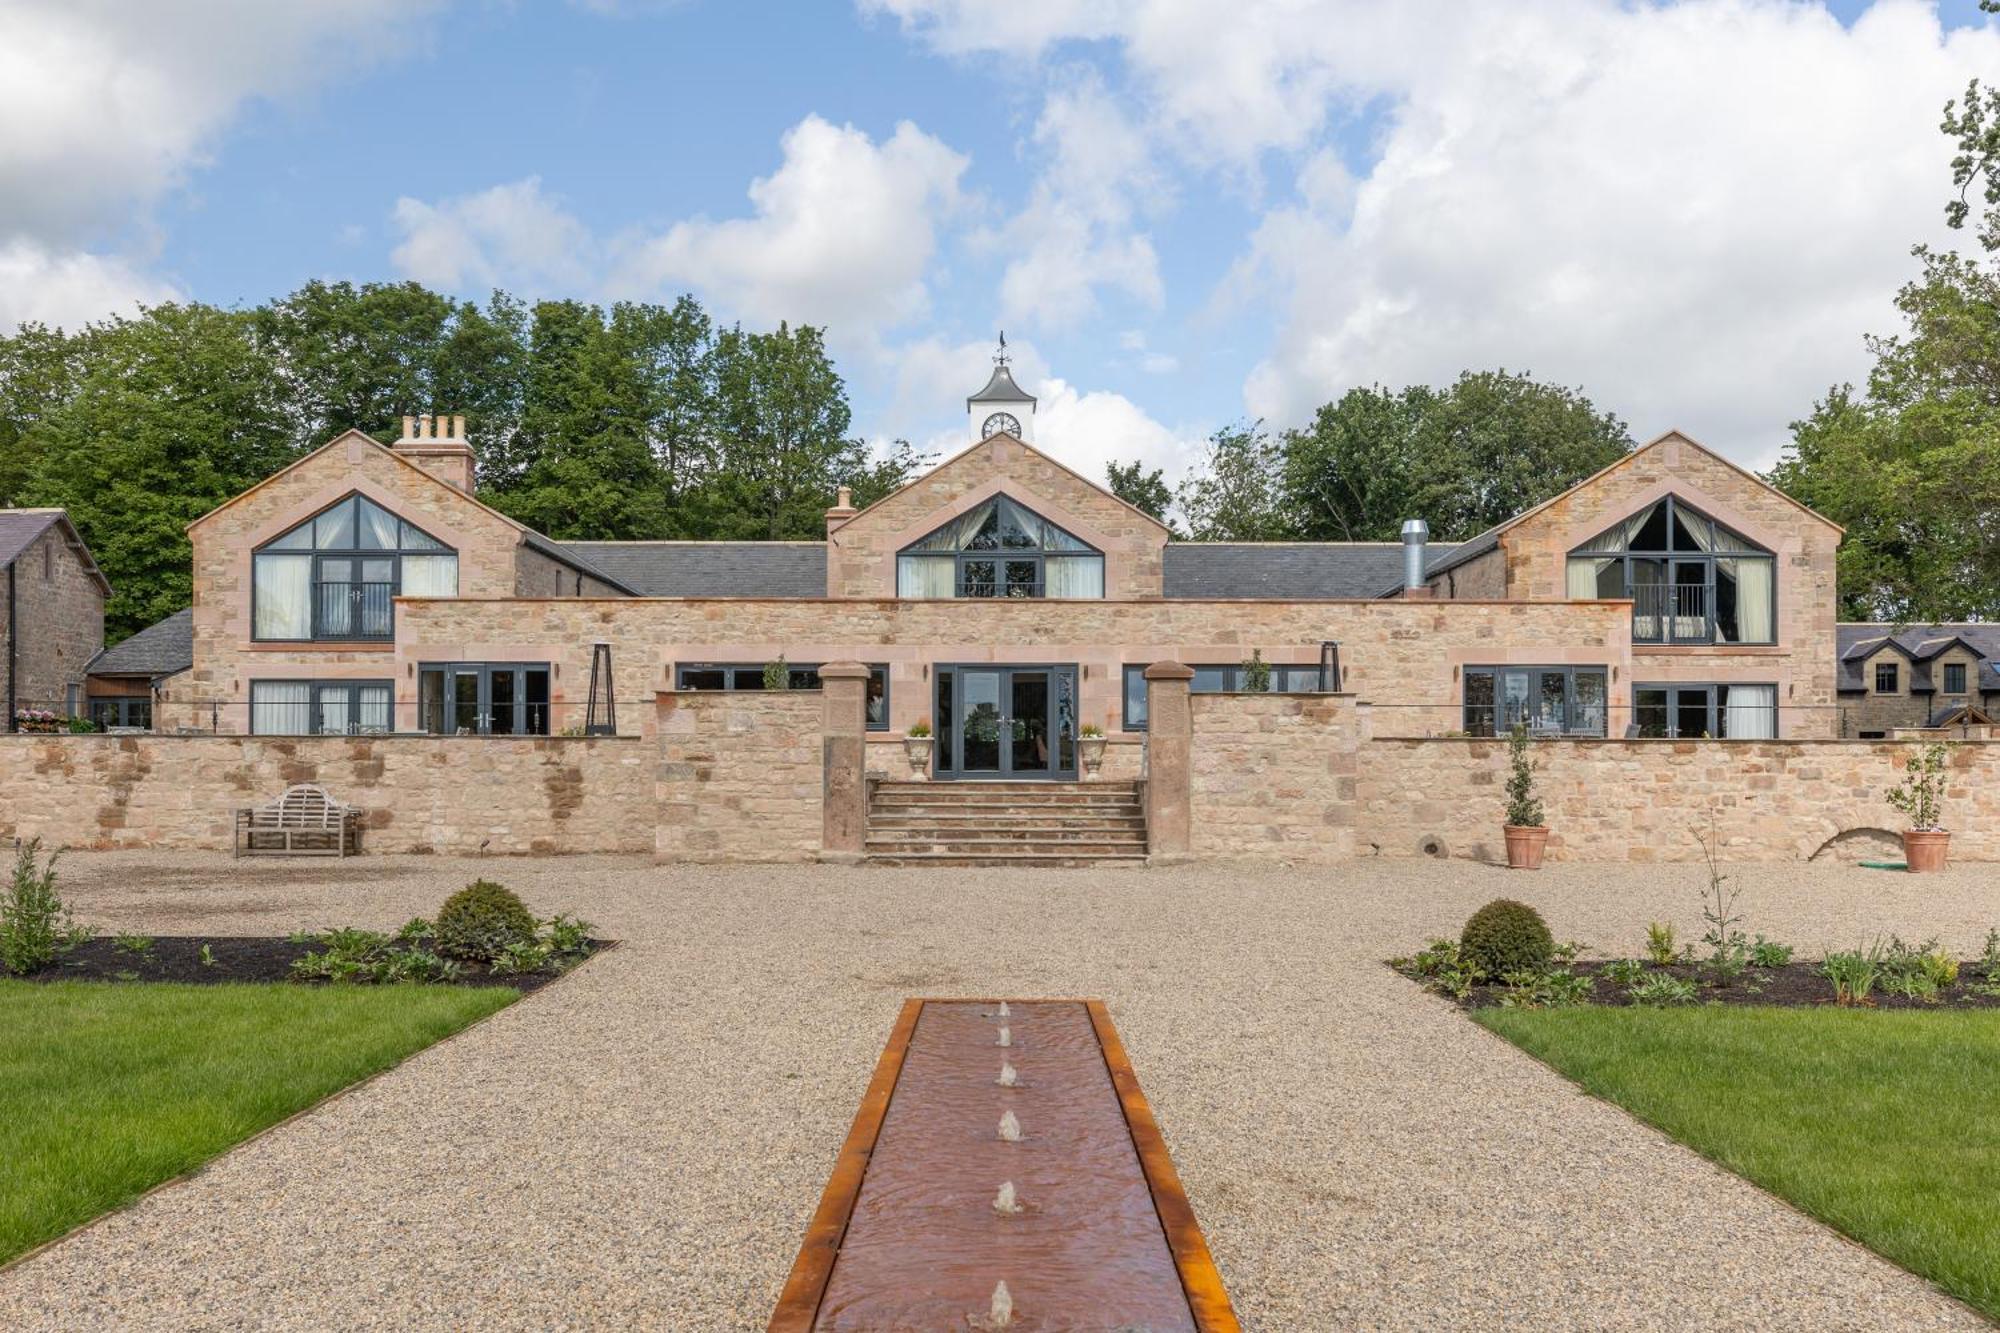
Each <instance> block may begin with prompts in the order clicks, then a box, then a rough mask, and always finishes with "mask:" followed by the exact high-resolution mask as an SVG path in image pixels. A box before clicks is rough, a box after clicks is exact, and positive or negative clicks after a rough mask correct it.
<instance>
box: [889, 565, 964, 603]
mask: <svg viewBox="0 0 2000 1333" xmlns="http://www.w3.org/2000/svg"><path fill="white" fill-rule="evenodd" d="M957 579H958V562H957V561H955V560H954V559H952V557H950V556H942V557H940V556H923V555H904V556H898V557H897V558H896V595H897V596H898V597H950V596H951V595H952V594H953V593H954V592H956V591H957V587H956V584H957Z"/></svg>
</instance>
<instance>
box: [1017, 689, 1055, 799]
mask: <svg viewBox="0 0 2000 1333" xmlns="http://www.w3.org/2000/svg"><path fill="white" fill-rule="evenodd" d="M1007 695H1008V699H1009V701H1010V702H1011V704H1012V708H1011V709H1010V711H1009V713H1008V716H1007V728H1008V754H1007V768H1008V771H1009V772H1010V773H1012V774H1013V775H1014V776H1015V777H1022V778H1045V777H1047V776H1048V775H1049V774H1050V773H1052V772H1054V771H1055V751H1054V748H1053V745H1052V741H1053V739H1054V732H1053V731H1052V730H1051V729H1050V727H1049V673H1048V672H1046V671H1010V672H1008V673H1007Z"/></svg>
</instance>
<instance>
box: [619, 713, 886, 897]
mask: <svg viewBox="0 0 2000 1333" xmlns="http://www.w3.org/2000/svg"><path fill="white" fill-rule="evenodd" d="M854 722H855V725H854V730H855V732H856V733H857V735H858V734H859V732H860V724H861V718H860V700H859V696H858V695H857V697H856V700H855V719H854ZM824 726H825V703H824V699H823V696H822V694H821V692H820V691H818V690H786V691H781V692H777V693H772V694H763V693H757V692H745V693H741V694H737V693H731V692H725V691H717V692H714V693H706V692H699V691H696V692H689V693H682V694H676V693H672V692H667V691H663V692H661V694H660V696H659V773H658V783H657V801H658V833H657V837H656V838H655V840H654V841H653V844H652V845H653V848H654V854H655V856H656V857H657V858H658V859H659V860H662V861H809V860H812V859H814V858H815V857H816V856H818V854H819V851H820V844H821V833H822V827H821V822H822V815H821V811H822V802H823V798H822V787H823V784H824V781H825V776H824V774H825V761H824V759H823V757H822V750H821V743H822V739H823V736H824Z"/></svg>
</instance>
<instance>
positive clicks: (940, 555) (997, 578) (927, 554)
mask: <svg viewBox="0 0 2000 1333" xmlns="http://www.w3.org/2000/svg"><path fill="white" fill-rule="evenodd" d="M1001 500H1005V501H1006V502H1007V503H1008V504H1011V505H1013V506H1015V507H1016V508H1018V509H1021V510H1023V511H1025V512H1027V513H1029V514H1031V515H1033V516H1034V517H1036V518H1038V519H1040V520H1041V521H1042V522H1044V523H1046V524H1048V525H1049V526H1050V527H1052V528H1057V529H1060V530H1061V531H1063V532H1065V533H1068V534H1069V536H1070V538H1071V539H1072V540H1073V541H1075V542H1077V543H1078V544H1080V545H1081V546H1082V548H1083V549H1082V550H1072V549H1070V548H1068V547H1053V546H1035V547H1023V546H995V547H991V548H987V549H983V550H970V549H968V550H959V551H926V550H924V549H923V544H924V543H925V542H927V541H929V540H930V539H931V538H932V537H935V536H936V535H937V534H938V533H939V532H940V531H942V530H943V529H945V528H947V527H949V526H950V524H949V523H941V524H939V525H938V526H937V527H935V528H932V529H931V530H930V531H929V532H927V533H925V534H924V535H923V536H922V537H919V538H918V539H917V540H916V541H914V542H912V543H910V545H908V546H905V547H904V548H903V549H902V550H900V551H898V552H896V562H897V563H896V568H897V580H898V586H899V594H898V595H900V584H901V578H902V574H901V570H902V561H903V559H904V557H906V556H907V557H914V558H917V559H923V560H945V559H950V560H953V561H955V562H956V563H955V564H954V565H953V566H952V579H951V595H952V598H953V599H954V600H960V599H968V598H969V599H973V600H979V601H1004V600H1010V599H1012V600H1021V601H1027V600H1032V599H1036V598H1043V597H1046V596H1047V595H1048V579H1047V571H1046V569H1045V568H1044V565H1045V563H1046V561H1047V560H1048V559H1049V557H1051V556H1054V557H1056V558H1057V559H1071V560H1083V559H1088V558H1090V557H1093V556H1094V557H1096V559H1097V561H1098V567H1099V569H1100V571H1102V572H1100V575H1099V579H1098V582H1099V584H1100V585H1102V583H1103V581H1104V580H1103V572H1108V571H1107V570H1105V560H1104V552H1103V551H1101V550H1099V549H1098V548H1097V547H1095V546H1092V545H1091V544H1090V543H1089V542H1087V541H1084V540H1083V538H1081V537H1078V536H1077V535H1076V534H1075V533H1073V532H1070V531H1069V529H1068V528H1065V527H1063V525H1062V524H1060V523H1057V522H1056V521H1055V520H1054V519H1052V518H1049V517H1048V516H1046V515H1045V514H1043V513H1041V512H1040V511H1039V510H1037V509H1036V508H1035V507H1034V506H1033V505H1028V504H1022V503H1021V502H1020V501H1019V500H1016V499H1015V498H1014V497H1013V496H1011V495H1008V494H1007V493H1005V492H1004V491H1002V492H996V493H995V494H993V495H991V496H988V497H987V498H986V499H985V500H981V501H980V502H979V503H980V505H982V506H983V505H985V504H986V503H988V501H993V502H998V501H1001ZM1009 562H1014V563H1031V564H1033V565H1034V567H1035V577H1034V581H1033V583H1032V584H1030V585H1028V586H1029V588H1030V591H1028V592H1027V593H1025V594H1024V595H1021V596H1019V597H1018V598H1016V597H1014V595H1013V594H1010V593H1009V592H1007V591H1006V590H1007V589H1008V588H1009V587H1012V586H1016V585H1012V584H1009V583H1008V581H1007V569H1006V567H1007V565H1008V563H1009ZM967 564H990V565H992V566H993V579H992V582H991V583H986V582H984V581H982V582H981V583H979V584H977V585H974V584H969V583H967V581H966V577H965V567H966V565H967ZM973 586H978V587H982V588H985V589H987V591H984V592H968V591H966V589H967V588H968V587H973Z"/></svg>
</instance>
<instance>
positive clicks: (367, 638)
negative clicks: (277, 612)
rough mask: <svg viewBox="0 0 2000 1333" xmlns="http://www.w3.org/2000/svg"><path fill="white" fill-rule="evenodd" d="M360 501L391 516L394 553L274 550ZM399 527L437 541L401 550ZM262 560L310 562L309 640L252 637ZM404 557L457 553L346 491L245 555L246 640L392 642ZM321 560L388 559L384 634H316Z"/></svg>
mask: <svg viewBox="0 0 2000 1333" xmlns="http://www.w3.org/2000/svg"><path fill="white" fill-rule="evenodd" d="M360 499H366V500H367V501H368V503H370V504H372V505H375V506H376V507H378V508H380V509H382V510H383V511H385V512H387V513H390V514H393V515H395V518H396V523H397V527H396V536H397V543H398V544H397V546H396V547H395V549H393V550H382V549H373V548H371V549H367V550H364V549H362V548H360V547H358V546H357V547H351V548H339V549H336V548H333V547H327V548H325V549H321V548H320V547H317V546H307V547H280V546H277V545H276V543H277V542H278V541H280V540H282V539H283V538H285V537H287V536H289V535H291V534H292V533H294V532H296V531H298V530H299V529H300V528H302V527H305V526H307V525H309V524H314V523H317V522H318V521H319V519H320V517H321V516H322V515H324V514H330V513H332V512H333V511H334V510H336V509H338V508H340V507H341V506H342V505H344V504H353V503H354V502H355V501H356V500H360ZM360 524H361V513H360V508H359V506H356V509H355V518H354V525H353V526H354V531H356V532H358V531H360ZM404 527H409V528H412V529H414V530H415V531H417V532H420V533H422V534H423V535H424V536H425V537H426V538H429V539H430V540H431V541H433V542H437V545H435V546H404V545H402V544H401V542H402V531H403V528H404ZM261 555H280V556H303V557H309V558H310V559H311V560H312V581H311V585H310V587H311V591H310V592H309V594H308V596H309V598H310V602H311V605H310V607H309V610H308V614H309V615H310V616H311V618H312V625H311V630H312V632H311V634H310V635H309V636H308V637H306V638H303V639H292V638H266V637H264V636H263V635H260V634H259V633H257V557H258V556H261ZM406 555H423V556H442V555H449V556H452V557H454V558H455V557H457V555H458V548H457V547H454V546H447V545H445V544H444V543H443V542H442V541H439V539H438V538H436V537H434V536H432V535H431V534H430V532H429V531H428V530H426V529H425V528H424V527H422V526H421V525H419V524H416V523H412V522H410V520H408V519H407V518H404V517H403V515H402V513H401V512H400V511H399V510H395V509H391V508H390V507H389V506H388V505H385V504H383V503H382V502H381V501H379V500H377V499H375V498H374V497H373V496H363V495H362V493H361V492H360V491H349V492H348V493H347V494H345V495H343V496H341V497H340V498H339V499H338V500H335V501H334V502H333V503H332V504H330V505H326V506H324V507H322V508H320V509H316V510H314V511H313V513H312V514H311V516H309V517H307V518H303V519H300V520H299V521H298V522H297V523H294V524H292V525H291V526H290V527H288V528H286V529H285V530H284V531H283V532H281V533H279V534H278V535H277V536H276V537H274V538H272V539H271V540H270V541H268V542H265V543H264V544H263V545H262V546H259V547H257V548H256V549H255V550H253V551H252V552H251V553H250V639H251V641H252V642H253V643H393V642H394V641H395V638H396V598H397V597H399V596H401V595H402V591H403V557H404V556H406ZM323 559H332V560H351V561H360V560H387V561H389V562H390V565H391V569H390V577H389V598H388V600H389V610H388V625H389V628H388V631H387V632H386V633H383V634H353V633H350V634H328V633H325V632H323V631H322V630H321V628H320V607H321V598H320V591H319V590H320V588H321V586H322V584H321V582H320V565H321V563H322V560H323ZM345 583H346V585H347V586H348V587H355V588H367V587H369V586H372V585H370V584H369V583H367V582H366V581H358V580H355V579H348V580H346V581H345ZM326 586H338V585H337V584H335V585H326ZM364 595H365V594H364Z"/></svg>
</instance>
